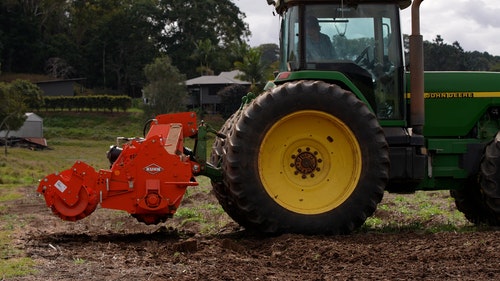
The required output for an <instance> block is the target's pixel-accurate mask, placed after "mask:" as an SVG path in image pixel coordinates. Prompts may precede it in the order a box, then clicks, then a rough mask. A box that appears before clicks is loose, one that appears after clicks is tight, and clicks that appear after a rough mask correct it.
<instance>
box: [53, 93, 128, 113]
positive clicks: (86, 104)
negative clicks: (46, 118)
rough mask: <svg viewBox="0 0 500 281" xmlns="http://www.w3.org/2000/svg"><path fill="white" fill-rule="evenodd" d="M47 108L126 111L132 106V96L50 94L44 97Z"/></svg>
mask: <svg viewBox="0 0 500 281" xmlns="http://www.w3.org/2000/svg"><path fill="white" fill-rule="evenodd" d="M44 102H45V110H47V111H48V110H49V109H51V110H54V111H55V110H69V111H73V110H76V111H82V110H90V111H92V110H102V111H111V112H113V110H115V109H116V110H117V111H118V110H123V111H126V110H127V109H129V108H130V107H131V106H132V98H130V97H129V96H108V95H100V96H74V97H68V96H49V97H44Z"/></svg>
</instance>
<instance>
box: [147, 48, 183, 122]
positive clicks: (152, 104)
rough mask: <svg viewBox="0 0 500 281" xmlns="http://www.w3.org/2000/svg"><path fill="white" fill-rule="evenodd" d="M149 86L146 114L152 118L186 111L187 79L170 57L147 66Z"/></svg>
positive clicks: (162, 58)
mask: <svg viewBox="0 0 500 281" xmlns="http://www.w3.org/2000/svg"><path fill="white" fill-rule="evenodd" d="M144 73H145V75H146V78H147V80H148V84H147V85H146V87H144V97H145V98H146V99H147V104H146V105H145V112H146V113H147V114H148V115H150V116H155V115H158V114H163V113H170V112H176V111H181V110H184V109H185V107H184V103H183V102H184V100H185V98H186V97H187V89H186V85H185V80H186V77H185V76H184V75H183V74H181V73H180V72H179V70H178V69H177V68H176V67H175V66H173V65H172V62H171V60H170V58H169V57H161V58H157V59H155V61H154V62H153V63H151V64H148V65H146V67H145V68H144Z"/></svg>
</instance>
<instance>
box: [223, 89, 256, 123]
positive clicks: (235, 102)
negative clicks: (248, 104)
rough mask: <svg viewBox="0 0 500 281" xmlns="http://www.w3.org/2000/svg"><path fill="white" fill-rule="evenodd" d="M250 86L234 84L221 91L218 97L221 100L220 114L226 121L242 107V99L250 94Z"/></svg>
mask: <svg viewBox="0 0 500 281" xmlns="http://www.w3.org/2000/svg"><path fill="white" fill-rule="evenodd" d="M248 91H249V87H248V85H240V84H234V85H231V86H227V87H225V88H223V89H222V90H220V91H219V92H218V93H217V95H218V96H219V97H220V98H221V103H220V105H221V108H220V110H219V111H220V113H221V114H222V117H223V118H224V119H227V118H229V116H231V114H233V113H235V112H236V110H237V109H238V108H239V107H240V106H241V102H242V100H241V99H242V98H243V97H244V96H245V95H246V94H247V93H248Z"/></svg>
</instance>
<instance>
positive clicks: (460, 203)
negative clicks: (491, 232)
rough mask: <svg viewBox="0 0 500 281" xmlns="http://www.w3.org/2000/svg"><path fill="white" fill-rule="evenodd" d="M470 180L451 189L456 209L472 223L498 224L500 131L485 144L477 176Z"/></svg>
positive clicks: (499, 211)
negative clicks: (463, 186) (464, 185)
mask: <svg viewBox="0 0 500 281" xmlns="http://www.w3.org/2000/svg"><path fill="white" fill-rule="evenodd" d="M472 182H473V184H471V185H467V187H466V188H465V189H462V190H453V191H451V195H452V196H453V197H454V198H455V204H456V206H457V209H458V210H459V211H461V212H462V213H464V214H465V217H466V218H467V219H468V220H469V221H470V222H472V223H474V224H488V225H491V226H500V132H499V133H497V135H496V137H495V138H494V139H493V140H492V141H491V142H489V143H488V144H487V145H486V148H485V150H484V154H483V158H482V160H481V166H480V170H479V177H478V179H476V180H475V181H472Z"/></svg>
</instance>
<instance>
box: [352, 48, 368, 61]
mask: <svg viewBox="0 0 500 281" xmlns="http://www.w3.org/2000/svg"><path fill="white" fill-rule="evenodd" d="M369 50H370V46H367V47H366V48H364V49H363V51H362V52H361V54H359V56H358V57H357V58H356V60H354V62H355V63H356V64H359V63H360V62H361V61H362V60H363V58H364V57H366V59H364V60H363V61H364V64H366V65H369V64H370V56H369V54H368V51H369Z"/></svg>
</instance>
